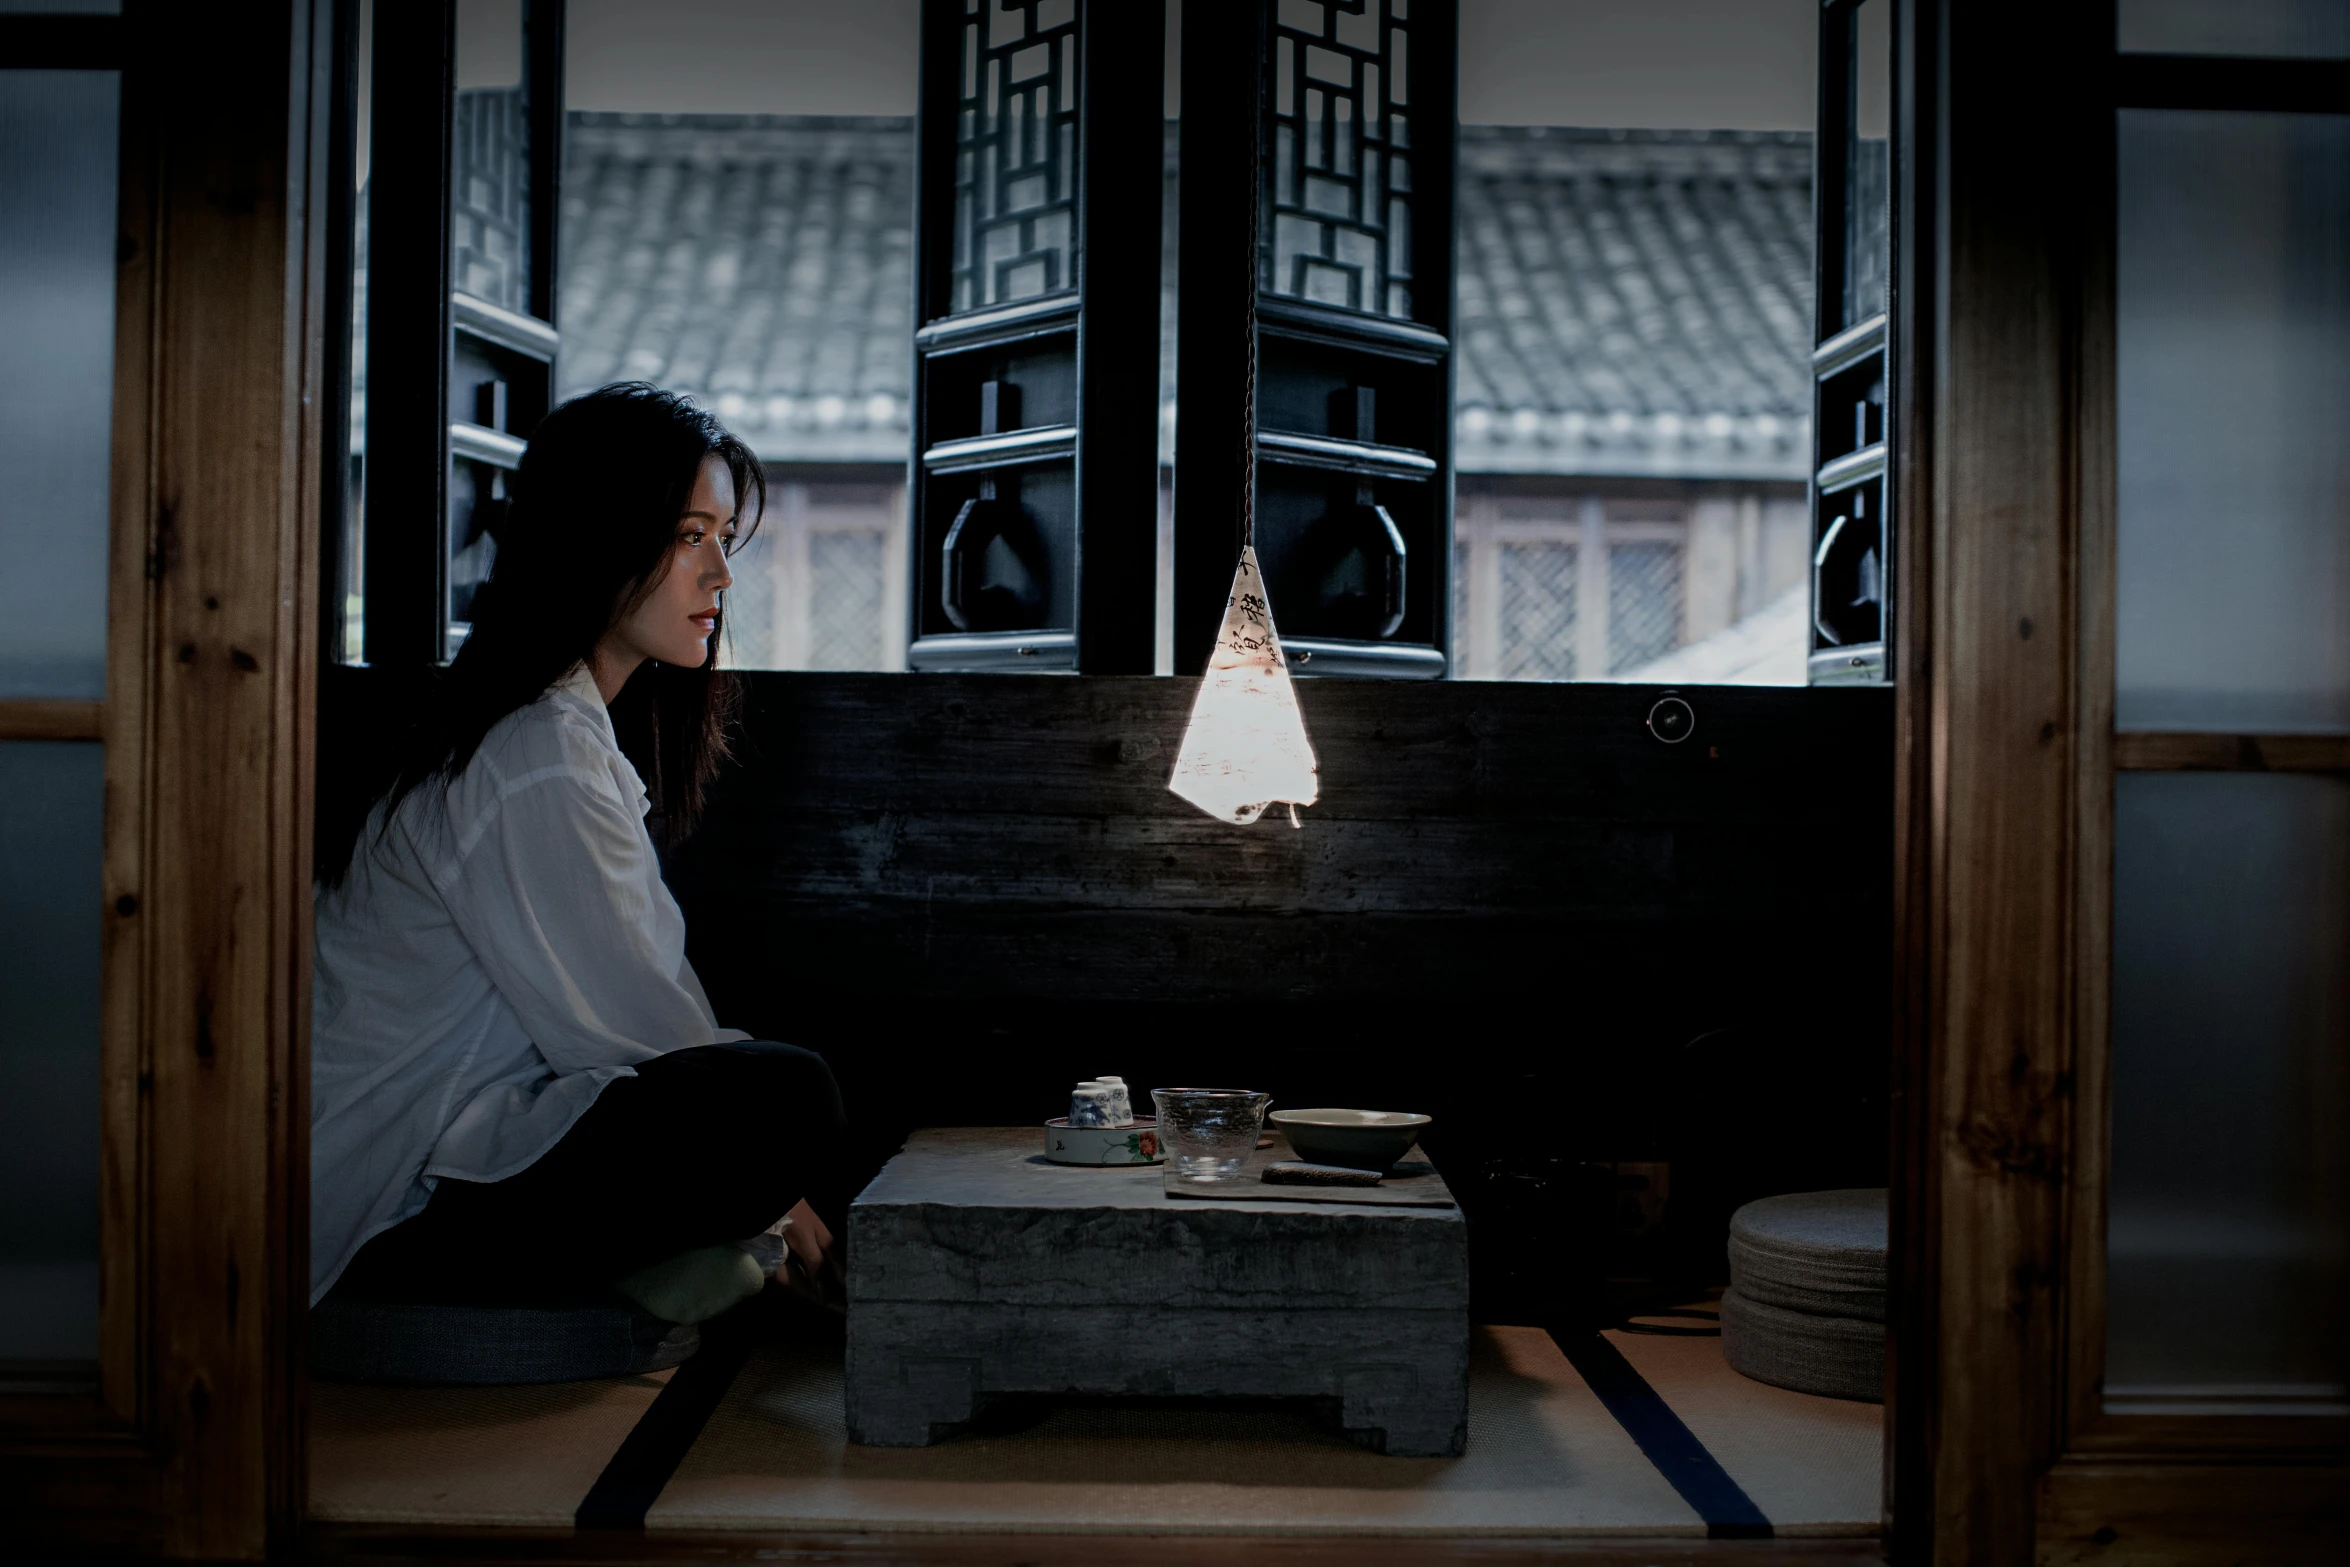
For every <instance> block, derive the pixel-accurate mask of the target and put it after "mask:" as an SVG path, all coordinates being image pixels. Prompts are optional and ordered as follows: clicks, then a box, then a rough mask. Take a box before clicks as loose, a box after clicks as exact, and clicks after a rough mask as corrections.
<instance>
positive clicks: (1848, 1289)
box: [1730, 1186, 1885, 1322]
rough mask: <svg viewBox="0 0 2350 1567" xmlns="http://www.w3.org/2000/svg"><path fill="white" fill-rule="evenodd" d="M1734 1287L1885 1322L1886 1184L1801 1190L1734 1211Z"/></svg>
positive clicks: (1762, 1297)
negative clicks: (1832, 1189)
mask: <svg viewBox="0 0 2350 1567" xmlns="http://www.w3.org/2000/svg"><path fill="white" fill-rule="evenodd" d="M1730 1287H1731V1288H1732V1289H1734V1290H1736V1291H1737V1292H1738V1293H1739V1294H1740V1295H1743V1296H1744V1297H1745V1298H1746V1299H1748V1300H1750V1301H1755V1302H1758V1303H1761V1304H1764V1305H1771V1306H1780V1307H1784V1308H1786V1309H1787V1310H1789V1311H1803V1312H1810V1313H1812V1314H1814V1315H1817V1316H1826V1317H1858V1318H1862V1319H1864V1320H1866V1321H1870V1322H1882V1321H1884V1320H1885V1188H1883V1187H1882V1186H1870V1187H1859V1188H1854V1189H1850V1190H1845V1191H1833V1192H1793V1193H1790V1194H1788V1195H1787V1196H1784V1197H1765V1198H1763V1199H1761V1200H1760V1201H1759V1202H1750V1203H1748V1204H1747V1205H1746V1206H1745V1207H1743V1208H1741V1209H1739V1210H1738V1211H1737V1212H1736V1213H1734V1214H1732V1215H1731V1216H1730Z"/></svg>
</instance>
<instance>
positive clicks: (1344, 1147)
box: [1270, 1110, 1431, 1171]
mask: <svg viewBox="0 0 2350 1567" xmlns="http://www.w3.org/2000/svg"><path fill="white" fill-rule="evenodd" d="M1270 1119H1271V1120H1272V1122H1273V1124H1274V1125H1275V1126H1277V1127H1279V1128H1281V1130H1282V1132H1283V1133H1284V1134H1285V1135H1286V1136H1287V1137H1288V1138H1289V1146H1290V1147H1291V1148H1294V1149H1295V1150H1297V1156H1298V1157H1299V1158H1300V1159H1310V1160H1312V1161H1313V1162H1314V1163H1316V1164H1343V1165H1347V1166H1349V1167H1350V1168H1353V1169H1357V1170H1382V1171H1384V1170H1386V1169H1387V1168H1388V1167H1389V1166H1391V1165H1393V1164H1394V1163H1395V1161H1396V1160H1398V1159H1401V1158H1402V1157H1403V1156H1404V1155H1405V1154H1406V1153H1408V1152H1410V1151H1411V1146H1412V1144H1413V1143H1415V1142H1417V1141H1419V1138H1420V1131H1421V1129H1422V1128H1423V1127H1425V1126H1427V1125H1428V1123H1429V1120H1430V1119H1431V1118H1430V1117H1428V1116H1424V1115H1411V1114H1407V1113H1406V1112H1404V1111H1401V1110H1276V1111H1274V1112H1273V1114H1272V1116H1271V1117H1270Z"/></svg>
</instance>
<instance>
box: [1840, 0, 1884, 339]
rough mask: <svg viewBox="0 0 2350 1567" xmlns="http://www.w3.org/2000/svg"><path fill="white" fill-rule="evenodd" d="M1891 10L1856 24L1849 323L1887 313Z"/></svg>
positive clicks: (1878, 9) (1859, 10) (1866, 13)
mask: <svg viewBox="0 0 2350 1567" xmlns="http://www.w3.org/2000/svg"><path fill="white" fill-rule="evenodd" d="M1892 148H1893V4H1892V0H1862V3H1861V4H1860V5H1857V6H1855V7H1853V18H1852V137H1851V140H1850V141H1849V142H1848V143H1847V144H1846V146H1845V149H1844V179H1845V185H1844V190H1845V208H1844V324H1845V325H1846V326H1857V325H1858V324H1859V323H1861V322H1863V321H1866V320H1867V319H1869V317H1871V316H1876V315H1882V314H1884V311H1885V276H1886V270H1887V265H1888V263H1889V261H1890V259H1891V255H1892V251H1891V248H1890V237H1891V234H1892V208H1891V206H1890V202H1891V200H1892V194H1893V184H1892V173H1893V158H1892Z"/></svg>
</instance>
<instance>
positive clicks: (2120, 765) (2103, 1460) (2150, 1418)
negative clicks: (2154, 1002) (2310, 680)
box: [2044, 33, 2350, 1530]
mask: <svg viewBox="0 0 2350 1567" xmlns="http://www.w3.org/2000/svg"><path fill="white" fill-rule="evenodd" d="M2107 36H2108V39H2109V40H2110V37H2111V35H2110V33H2109V34H2108V35H2107ZM2097 65H2098V67H2099V68H2098V69H2097V71H2096V72H2095V73H2094V75H2093V77H2092V81H2093V82H2094V87H2093V89H2092V92H2091V94H2090V97H2091V99H2092V103H2091V111H2092V112H2093V113H2095V114H2096V115H2098V116H2100V117H2101V123H2100V124H2098V125H2096V126H2094V127H2090V128H2089V129H2091V130H2092V131H2093V133H2094V134H2093V135H2092V137H2091V141H2090V145H2091V146H2093V147H2094V148H2095V149H2096V152H2095V154H2094V156H2095V157H2096V158H2097V159H2098V161H2099V165H2100V167H2101V168H2102V170H2103V175H2104V177H2103V179H2102V181H2101V183H2100V185H2099V187H2098V188H2100V189H2102V190H2104V191H2105V192H2107V193H2109V195H2110V194H2111V193H2114V192H2115V173H2114V165H2115V151H2116V138H2117V135H2118V131H2117V117H2118V115H2119V113H2120V111H2122V110H2125V109H2190V110H2207V111H2211V110H2230V109H2234V110H2252V111H2260V112H2267V113H2277V112H2283V113H2295V112H2333V113H2337V114H2345V113H2350V61H2315V60H2268V59H2246V58H2206V57H2195V56H2182V55H2135V54H2123V53H2119V52H2116V51H2114V50H2112V49H2111V48H2110V46H2109V47H2108V48H2107V50H2106V51H2105V52H2104V54H2103V56H2102V58H2100V59H2099V60H2098V61H2097ZM2117 217H2118V210H2117V204H2116V203H2115V202H2114V201H2111V200H2109V201H2107V202H2104V203H2099V204H2095V205H2094V206H2093V207H2092V208H2091V209H2090V210H2088V211H2086V212H2084V214H2083V219H2084V230H2085V231H2084V233H2083V235H2082V241H2081V254H2082V286H2081V304H2080V319H2081V353H2080V359H2079V366H2078V375H2079V378H2080V387H2081V392H2080V395H2081V416H2080V417H2081V433H2080V442H2081V447H2080V474H2081V478H2080V500H2079V506H2080V517H2081V567H2080V587H2079V592H2080V609H2079V615H2080V621H2081V624H2082V626H2083V627H2084V629H2085V631H2086V633H2087V634H2086V635H2085V636H2084V638H2083V641H2082V646H2081V674H2080V688H2081V696H2082V704H2083V720H2082V734H2081V755H2080V780H2079V790H2078V799H2077V803H2076V823H2075V827H2074V832H2075V834H2076V836H2077V842H2078V844H2079V849H2078V855H2079V864H2080V875H2081V887H2082V894H2081V907H2080V911H2079V932H2078V940H2077V946H2076V956H2075V960H2074V964H2075V972H2076V986H2077V994H2076V998H2075V1001H2074V1006H2075V1008H2076V1009H2077V1015H2078V1017H2079V1020H2080V1022H2079V1029H2080V1044H2079V1060H2078V1063H2077V1068H2076V1070H2077V1093H2078V1101H2079V1108H2078V1111H2077V1114H2078V1117H2079V1120H2078V1127H2077V1130H2076V1132H2075V1145H2074V1149H2073V1154H2072V1160H2073V1165H2074V1168H2075V1169H2076V1170H2077V1171H2078V1177H2077V1178H2076V1180H2075V1181H2074V1183H2073V1187H2072V1204H2071V1210H2070V1212H2069V1214H2068V1215H2067V1216H2066V1217H2067V1223H2068V1225H2069V1237H2068V1239H2069V1247H2068V1250H2069V1255H2068V1257H2067V1259H2066V1264H2067V1266H2066V1273H2067V1277H2066V1289H2067V1296H2068V1300H2067V1312H2066V1322H2065V1334H2064V1353H2065V1374H2064V1378H2063V1387H2062V1421H2063V1437H2064V1439H2063V1456H2062V1457H2061V1458H2060V1460H2059V1461H2058V1464H2057V1467H2056V1469H2055V1471H2054V1473H2053V1474H2052V1476H2051V1479H2050V1483H2049V1485H2048V1487H2047V1489H2046V1500H2045V1501H2044V1507H2045V1508H2046V1509H2047V1512H2048V1518H2047V1519H2046V1522H2047V1523H2048V1524H2049V1525H2050V1526H2051V1527H2053V1528H2055V1529H2058V1530H2063V1529H2065V1528H2068V1527H2071V1526H2073V1525H2076V1524H2078V1523H2079V1522H2080V1521H2081V1519H2082V1518H2083V1517H2085V1516H2087V1515H2088V1513H2089V1512H2094V1511H2095V1510H2096V1508H2095V1506H2093V1505H2089V1504H2088V1503H2086V1502H2085V1501H2084V1499H2085V1498H2096V1499H2098V1500H2099V1501H2104V1497H2103V1495H2102V1494H2101V1493H2104V1492H2109V1491H2110V1492H2116V1493H2119V1494H2120V1496H2121V1497H2123V1498H2127V1499H2128V1502H2127V1504H2128V1505H2134V1506H2137V1507H2140V1508H2146V1507H2150V1506H2156V1505H2160V1504H2162V1503H2163V1502H2164V1498H2163V1496H2162V1493H2161V1486H2162V1485H2163V1484H2164V1483H2165V1482H2164V1481H2163V1480H2160V1479H2150V1478H2148V1475H2149V1474H2150V1473H2151V1472H2152V1471H2154V1470H2155V1469H2156V1468H2157V1466H2159V1468H2160V1472H2161V1474H2163V1475H2165V1476H2168V1477H2170V1478H2172V1479H2176V1478H2177V1474H2178V1471H2179V1470H2180V1469H2181V1468H2182V1467H2184V1466H2195V1467H2199V1468H2203V1469H2210V1470H2214V1471H2219V1472H2220V1477H2219V1478H2215V1479H2206V1480H2203V1481H2200V1482H2196V1481H2190V1482H2188V1483H2189V1484H2190V1485H2193V1484H2198V1483H2200V1484H2201V1485H2202V1486H2204V1487H2205V1488H2207V1489H2209V1490H2211V1491H2214V1492H2218V1493H2224V1491H2225V1488H2226V1487H2227V1485H2228V1484H2230V1483H2231V1482H2232V1480H2233V1479H2234V1478H2236V1477H2237V1476H2239V1475H2240V1470H2241V1466H2242V1465H2243V1464H2244V1463H2246V1462H2248V1461H2250V1460H2253V1459H2256V1458H2257V1459H2259V1460H2262V1461H2264V1464H2265V1465H2266V1466H2270V1467H2276V1468H2279V1469H2284V1470H2290V1469H2292V1468H2293V1467H2295V1466H2300V1465H2308V1466H2312V1467H2313V1468H2314V1469H2315V1471H2316V1472H2317V1473H2318V1474H2321V1475H2322V1474H2325V1473H2326V1471H2327V1469H2328V1467H2329V1466H2340V1465H2342V1464H2343V1463H2344V1462H2345V1461H2346V1460H2350V1416H2342V1415H2312V1414H2292V1413H2283V1412H2280V1413H2276V1414H2253V1413H2214V1414H2188V1413H2161V1414H2156V1413H2139V1412H2130V1411H2126V1410H2117V1409H2114V1408H2112V1407H2110V1406H2109V1405H2108V1402H2107V1399H2106V1395H2105V1327H2106V1307H2107V1295H2106V1276H2107V1270H2106V1249H2105V1232H2106V1215H2107V1211H2108V1207H2109V1200H2110V1187H2111V1173H2112V1163H2111V1135H2112V1101H2113V1081H2112V1080H2113V1069H2112V1039H2111V1028H2112V1015H2113V994H2112V992H2113V911H2112V900H2111V896H2110V889H2111V887H2112V875H2113V850H2114V843H2113V832H2114V827H2113V809H2114V807H2113V802H2114V779H2115V777H2116V776H2117V775H2118V774H2120V773H2125V772H2153V773H2176V772H2308V773H2345V772H2350V735H2274V734H2226V733H2181V732H2155V731H2143V730H2117V729H2116V728H2115V727H2114V710H2115V696H2114V685H2115V656H2114V627H2115V623H2116V622H2115V616H2116V610H2115V593H2116V581H2117V575H2118V561H2117V542H2118V517H2117V514H2116V497H2117V489H2116V483H2117V473H2118V452H2117V447H2116V441H2117V435H2118V431H2117V427H2116V421H2115V416H2114V408H2115V398H2116V394H2117V385H2116V369H2115V358H2114V352H2115V348H2116V345H2117V341H2118V334H2117V327H2116V319H2115V310H2116V298H2115V254H2114V252H2115V240H2116V221H2117ZM2229 1402H2231V1403H2240V1402H2242V1401H2241V1400H2230V1401H2229ZM2133 1471H2136V1473H2135V1474H2133ZM2320 1483H2330V1484H2332V1485H2335V1486H2341V1487H2344V1488H2350V1471H2345V1470H2343V1469H2341V1468H2339V1467H2333V1468H2332V1470H2331V1477H2330V1480H2328V1481H2321V1482H2320ZM2273 1484H2275V1482H2272V1485H2273ZM2133 1493H2136V1494H2134V1495H2133ZM2294 1497H2295V1490H2294V1487H2293V1486H2292V1484H2291V1483H2290V1482H2283V1494H2281V1495H2274V1496H2271V1497H2270V1498H2269V1499H2268V1502H2269V1505H2270V1506H2271V1507H2272V1508H2275V1509H2277V1510H2278V1511H2280V1512H2282V1513H2284V1514H2286V1515H2291V1514H2292V1513H2293V1511H2294ZM2106 1505H2107V1506H2109V1507H2110V1506H2111V1505H2112V1504H2111V1503H2110V1502H2107V1503H2106ZM2170 1505H2173V1506H2175V1505H2176V1503H2175V1502H2172V1503H2171V1504H2170ZM2217 1505H2223V1506H2224V1503H2220V1504H2217ZM2085 1507H2086V1508H2087V1511H2086V1512H2085V1511H2084V1508H2085Z"/></svg>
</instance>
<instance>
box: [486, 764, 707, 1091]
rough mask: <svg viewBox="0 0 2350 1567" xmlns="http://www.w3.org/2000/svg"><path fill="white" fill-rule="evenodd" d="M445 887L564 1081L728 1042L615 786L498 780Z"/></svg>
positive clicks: (639, 829)
mask: <svg viewBox="0 0 2350 1567" xmlns="http://www.w3.org/2000/svg"><path fill="white" fill-rule="evenodd" d="M467 836H468V837H469V838H471V839H472V840H473V841H472V842H470V843H464V842H460V843H459V844H458V845H456V848H457V861H456V866H455V869H454V870H453V872H452V873H451V874H450V877H449V880H448V883H447V884H446V885H444V887H443V889H442V890H443V893H444V895H445V897H446V899H447V904H448V908H449V911H450V914H451V916H452V918H453V919H454V920H455V921H456V924H457V927H458V929H459V931H460V932H461V933H462V934H463V935H464V937H465V939H466V941H467V943H468V944H469V945H471V947H472V948H473V950H474V952H475V953H476V954H477V955H478V956H479V957H480V959H481V963H482V967H483V968H484V969H485V970H486V971H487V972H488V974H489V977H490V982H491V983H492V984H493V985H495V986H496V987H497V990H498V992H499V994H501V995H502V996H504V997H505V999H506V1002H507V1004H508V1005H510V1006H512V1007H513V1008H514V1010H515V1013H516V1014H517V1015H518V1016H519V1017H520V1018H521V1020H522V1024H523V1027H524V1028H525V1029H526V1030H528V1032H529V1035H530V1038H531V1042H532V1043H533V1044H535V1045H536V1046H537V1047H538V1049H539V1052H540V1053H541V1054H542V1055H544V1056H545V1057H546V1058H547V1064H548V1065H549V1066H551V1067H553V1068H554V1069H555V1071H556V1072H557V1073H558V1074H569V1073H572V1072H579V1071H586V1070H590V1069H593V1068H599V1067H604V1068H609V1067H616V1066H618V1067H634V1066H637V1065H639V1064H641V1063H643V1062H645V1061H649V1060H651V1059H653V1058H654V1057H655V1056H660V1055H665V1054H667V1053H668V1052H670V1051H672V1050H682V1049H686V1048H689V1047H691V1046H695V1045H707V1044H711V1043H714V1042H716V1041H718V1040H720V1039H743V1038H747V1037H748V1036H747V1035H744V1034H742V1033H741V1032H739V1031H737V1030H732V1029H724V1030H722V1029H720V1028H719V1027H718V1023H717V1019H716V1018H715V1017H713V1016H712V1015H711V1011H710V1003H709V1001H708V1000H707V999H706V998H705V997H704V996H703V994H702V987H701V983H700V981H699V980H698V979H697V978H696V977H695V975H694V972H693V969H692V968H691V967H690V966H689V965H688V964H687V962H686V958H685V917H684V915H683V914H682V913H680V912H679V910H678V907H677V902H676V900H675V899H673V898H672V897H670V895H669V889H668V888H667V887H666V886H664V885H663V883H662V881H661V873H660V867H659V865H658V863H657V861H656V860H655V857H654V854H653V845H652V841H651V839H650V838H649V837H648V836H647V835H646V832H645V827H644V822H643V821H642V819H641V818H639V817H637V816H635V815H634V814H632V813H631V812H630V810H629V807H628V804H627V803H625V802H624V801H623V800H622V799H621V798H620V796H619V793H618V790H617V788H616V786H615V785H614V784H613V783H612V781H611V779H610V775H609V774H605V775H604V776H603V777H602V778H598V777H596V776H595V775H593V774H586V773H583V772H582V770H580V769H578V768H577V767H573V766H562V765H557V766H550V767H541V768H537V769H534V770H533V771H532V772H529V773H526V774H524V775H522V776H521V777H517V778H508V779H505V780H503V781H502V782H501V786H500V787H499V789H498V795H497V799H496V802H495V804H494V805H492V806H491V807H490V809H489V810H488V811H487V812H486V814H485V816H484V818H483V819H482V820H480V821H479V822H478V823H477V824H476V826H475V828H474V831H473V832H471V833H469V834H467Z"/></svg>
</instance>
